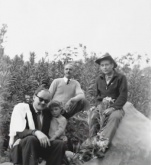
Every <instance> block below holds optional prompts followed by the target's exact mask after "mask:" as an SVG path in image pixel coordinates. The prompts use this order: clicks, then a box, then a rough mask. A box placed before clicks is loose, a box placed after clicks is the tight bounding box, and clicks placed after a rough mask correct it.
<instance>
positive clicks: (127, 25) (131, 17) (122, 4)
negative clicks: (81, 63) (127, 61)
mask: <svg viewBox="0 0 151 165" xmlns="http://www.w3.org/2000/svg"><path fill="white" fill-rule="evenodd" d="M4 23H5V24H7V25H8V29H7V33H6V37H5V43H4V44H3V45H4V47H5V54H7V55H9V56H10V57H14V56H15V55H16V54H18V55H19V54H23V55H24V59H28V58H29V52H32V51H34V52H35V53H36V55H37V57H36V58H37V59H40V58H41V57H43V56H45V52H48V54H49V58H50V59H52V58H53V54H55V53H57V52H58V50H59V49H64V48H66V47H67V46H73V47H77V46H78V45H79V43H81V44H83V45H85V46H86V47H87V51H88V52H92V51H94V52H96V53H97V54H100V53H101V54H103V53H105V52H109V53H110V54H111V55H112V56H113V57H118V56H121V55H126V54H127V53H133V54H141V55H145V54H148V55H149V56H150V55H151V0H0V27H1V26H2V24H4ZM80 55H81V54H79V56H80Z"/></svg>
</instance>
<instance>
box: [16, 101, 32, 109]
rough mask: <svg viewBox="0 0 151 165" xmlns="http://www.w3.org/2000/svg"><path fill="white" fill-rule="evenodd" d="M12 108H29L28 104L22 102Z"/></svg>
mask: <svg viewBox="0 0 151 165" xmlns="http://www.w3.org/2000/svg"><path fill="white" fill-rule="evenodd" d="M14 107H15V108H29V104H27V103H24V102H22V103H18V104H16V105H15V106H14Z"/></svg>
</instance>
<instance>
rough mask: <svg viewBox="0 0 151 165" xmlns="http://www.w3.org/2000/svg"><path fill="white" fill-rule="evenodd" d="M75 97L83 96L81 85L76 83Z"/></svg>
mask: <svg viewBox="0 0 151 165" xmlns="http://www.w3.org/2000/svg"><path fill="white" fill-rule="evenodd" d="M75 95H76V96H77V95H83V96H84V92H83V90H82V89H81V85H80V83H79V82H76V89H75Z"/></svg>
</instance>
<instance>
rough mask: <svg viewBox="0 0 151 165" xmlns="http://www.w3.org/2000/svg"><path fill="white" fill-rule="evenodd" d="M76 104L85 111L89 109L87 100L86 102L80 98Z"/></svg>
mask: <svg viewBox="0 0 151 165" xmlns="http://www.w3.org/2000/svg"><path fill="white" fill-rule="evenodd" d="M77 104H80V105H81V106H82V107H83V108H84V110H87V109H89V108H90V104H89V102H88V100H86V99H85V98H81V99H80V100H79V101H78V102H77Z"/></svg>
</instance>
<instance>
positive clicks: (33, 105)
mask: <svg viewBox="0 0 151 165" xmlns="http://www.w3.org/2000/svg"><path fill="white" fill-rule="evenodd" d="M33 108H34V111H35V113H37V114H38V113H39V111H37V110H36V108H35V107H34V104H33ZM40 113H41V114H42V111H40Z"/></svg>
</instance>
